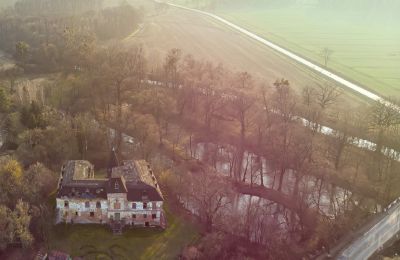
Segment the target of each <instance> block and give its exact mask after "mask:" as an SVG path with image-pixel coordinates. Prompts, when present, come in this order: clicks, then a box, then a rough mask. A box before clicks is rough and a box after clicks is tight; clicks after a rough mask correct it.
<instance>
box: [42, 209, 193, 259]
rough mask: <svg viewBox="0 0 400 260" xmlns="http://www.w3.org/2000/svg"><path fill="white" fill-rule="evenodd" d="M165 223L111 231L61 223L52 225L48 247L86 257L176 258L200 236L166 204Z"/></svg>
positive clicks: (92, 226) (98, 227) (103, 227)
mask: <svg viewBox="0 0 400 260" xmlns="http://www.w3.org/2000/svg"><path fill="white" fill-rule="evenodd" d="M165 212H166V215H167V221H168V227H167V228H166V229H165V230H161V229H156V228H133V229H128V230H125V231H124V232H123V234H122V235H113V234H112V232H111V230H110V229H109V228H108V227H107V226H102V225H70V224H60V225H56V226H54V227H53V229H52V232H51V236H50V239H49V241H50V249H55V250H61V251H65V252H68V253H70V254H71V255H72V256H82V257H84V258H85V259H176V258H177V256H178V255H179V254H180V252H181V250H182V248H183V247H184V246H185V245H187V244H189V243H192V242H193V241H195V240H196V239H197V238H198V237H199V233H198V229H197V227H196V226H194V225H193V224H191V223H189V222H188V221H187V220H184V219H182V218H181V217H178V216H175V215H173V214H172V213H171V212H170V211H169V210H168V209H167V207H165Z"/></svg>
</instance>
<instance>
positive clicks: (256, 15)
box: [217, 6, 400, 97]
mask: <svg viewBox="0 0 400 260" xmlns="http://www.w3.org/2000/svg"><path fill="white" fill-rule="evenodd" d="M217 13H219V14H220V15H221V16H223V17H225V18H226V19H228V20H230V21H233V22H235V23H237V24H240V25H242V26H243V27H245V28H247V29H249V30H251V31H253V32H255V33H257V34H259V35H261V36H264V37H265V38H267V39H269V40H271V41H273V42H275V43H277V44H279V45H281V46H283V47H285V48H287V49H290V50H292V51H294V52H296V53H298V54H300V55H302V56H304V57H306V58H308V59H310V60H313V61H314V62H317V63H319V64H323V59H322V57H321V50H322V49H323V48H325V47H327V48H329V49H331V50H333V51H334V53H333V55H332V57H331V61H330V62H329V63H328V68H331V69H333V70H334V71H337V72H339V73H340V74H343V75H344V76H346V77H347V78H350V79H352V80H354V81H357V82H359V83H361V84H362V85H364V86H366V87H367V88H369V89H371V90H373V91H376V92H377V93H379V94H381V95H383V96H397V97H400V31H399V28H400V19H397V20H389V19H388V20H386V19H385V18H382V17H380V18H379V17H376V16H374V17H373V18H371V17H367V16H366V14H363V13H356V12H348V13H345V14H338V13H331V12H328V11H321V10H319V9H318V10H317V9H314V8H311V7H301V6H300V7H299V6H296V7H292V8H274V9H272V8H271V9H267V8H261V9H259V10H256V9H251V10H250V9H247V10H231V11H225V12H217Z"/></svg>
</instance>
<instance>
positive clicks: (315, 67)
mask: <svg viewBox="0 0 400 260" xmlns="http://www.w3.org/2000/svg"><path fill="white" fill-rule="evenodd" d="M156 2H159V3H161V2H160V1H156ZM165 4H168V5H169V6H173V7H176V8H180V9H184V10H188V11H192V12H195V13H199V14H202V15H205V16H208V17H211V18H213V19H215V20H217V21H219V22H221V23H223V24H225V25H227V26H229V27H231V28H233V29H235V30H236V31H239V32H241V33H242V34H244V35H246V36H248V37H250V38H252V39H254V40H256V41H258V42H260V43H262V44H264V45H266V46H268V47H270V48H271V49H273V50H275V51H277V52H279V53H281V54H283V55H285V56H287V57H289V58H290V59H292V60H294V61H297V62H298V63H300V64H303V65H305V66H306V67H308V68H310V69H312V70H314V71H316V72H318V73H320V74H322V75H324V76H326V77H328V78H330V79H332V80H334V81H335V82H337V83H340V84H341V85H343V86H345V87H347V88H349V89H351V90H353V91H354V92H357V93H358V94H361V95H362V96H364V97H367V98H369V99H371V100H373V101H379V102H381V103H383V104H385V105H386V106H389V107H391V108H394V109H396V110H397V111H399V112H400V108H399V107H397V106H396V105H394V104H392V103H391V102H389V101H387V100H385V99H384V98H382V97H380V96H378V95H377V94H375V93H373V92H371V91H369V90H366V89H365V88H362V87H360V86H358V85H356V84H354V83H352V82H350V81H348V80H346V79H344V78H342V77H340V76H338V75H336V74H334V73H332V72H330V71H328V70H326V69H324V68H322V67H320V66H318V65H316V64H314V63H312V62H310V61H308V60H306V59H305V58H302V57H300V56H298V55H296V54H294V53H292V52H290V51H289V50H286V49H284V48H282V47H280V46H278V45H276V44H274V43H272V42H270V41H268V40H267V39H265V38H263V37H260V36H258V35H257V34H255V33H252V32H250V31H248V30H246V29H244V28H242V27H240V26H238V25H236V24H234V23H232V22H229V21H227V20H225V19H224V18H221V17H219V16H218V15H215V14H212V13H209V12H205V11H201V10H198V9H193V8H189V7H185V6H181V5H177V4H173V3H169V2H165Z"/></svg>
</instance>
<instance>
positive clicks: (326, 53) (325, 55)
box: [321, 48, 333, 67]
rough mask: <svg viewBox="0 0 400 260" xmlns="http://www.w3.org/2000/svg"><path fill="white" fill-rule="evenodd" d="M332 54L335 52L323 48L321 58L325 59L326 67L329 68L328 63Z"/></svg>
mask: <svg viewBox="0 0 400 260" xmlns="http://www.w3.org/2000/svg"><path fill="white" fill-rule="evenodd" d="M332 54H333V50H331V49H329V48H323V49H322V50H321V56H322V58H323V59H324V65H325V67H327V66H328V62H329V61H330V59H331V56H332Z"/></svg>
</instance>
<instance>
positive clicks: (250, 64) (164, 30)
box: [124, 7, 365, 106]
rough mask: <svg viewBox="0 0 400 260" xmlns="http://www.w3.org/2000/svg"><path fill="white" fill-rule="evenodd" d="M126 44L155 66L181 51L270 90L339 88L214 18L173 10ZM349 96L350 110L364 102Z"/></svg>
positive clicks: (155, 18)
mask: <svg viewBox="0 0 400 260" xmlns="http://www.w3.org/2000/svg"><path fill="white" fill-rule="evenodd" d="M124 43H125V44H126V45H128V46H135V45H137V44H139V45H141V46H143V47H144V50H145V54H146V56H147V58H148V60H150V61H152V62H153V64H157V63H158V64H161V63H162V62H163V60H162V57H164V55H165V54H166V53H167V52H168V51H169V50H170V49H172V48H179V49H181V50H182V52H183V53H184V54H190V55H193V56H194V57H195V58H197V59H203V60H208V61H212V62H214V63H222V64H223V65H224V66H225V67H227V68H229V69H231V70H233V71H247V72H249V73H251V74H252V75H253V77H254V78H256V79H260V80H262V82H263V83H264V84H266V85H268V86H270V87H271V88H272V87H273V86H272V85H273V83H274V82H275V81H276V80H277V79H280V78H285V79H288V80H289V82H290V84H291V86H292V87H293V89H295V90H297V91H299V92H300V91H301V90H302V89H303V88H304V87H306V86H316V85H318V84H331V85H334V84H336V83H335V82H332V81H330V80H328V79H325V78H324V77H322V76H321V75H320V74H318V73H316V72H314V71H311V70H310V69H308V68H306V67H304V66H302V65H300V64H298V63H297V62H295V61H293V60H291V59H289V58H287V57H286V56H283V55H281V54H279V53H276V52H275V51H273V50H271V49H270V48H268V47H267V46H265V45H262V44H261V43H259V42H256V41H254V40H252V39H250V38H248V37H247V36H245V35H242V34H241V33H239V32H237V31H234V30H232V29H230V28H228V27H226V26H224V25H222V24H220V23H219V22H216V21H214V20H213V19H212V18H209V17H206V16H202V15H199V14H197V13H193V12H190V11H186V10H182V9H178V8H173V7H171V8H169V9H168V10H167V11H165V12H163V13H161V14H159V15H155V16H151V17H148V18H147V19H146V20H145V22H144V25H143V30H141V31H140V32H139V33H137V34H136V35H135V36H134V37H132V38H130V39H128V40H126V41H124ZM150 69H161V68H150ZM346 96H347V97H348V99H347V101H349V100H351V101H352V102H346V103H347V104H350V105H351V106H353V105H354V106H357V105H359V104H360V102H359V101H362V103H364V101H365V99H364V98H361V97H359V96H358V95H356V94H352V92H350V91H349V92H347V94H346Z"/></svg>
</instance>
